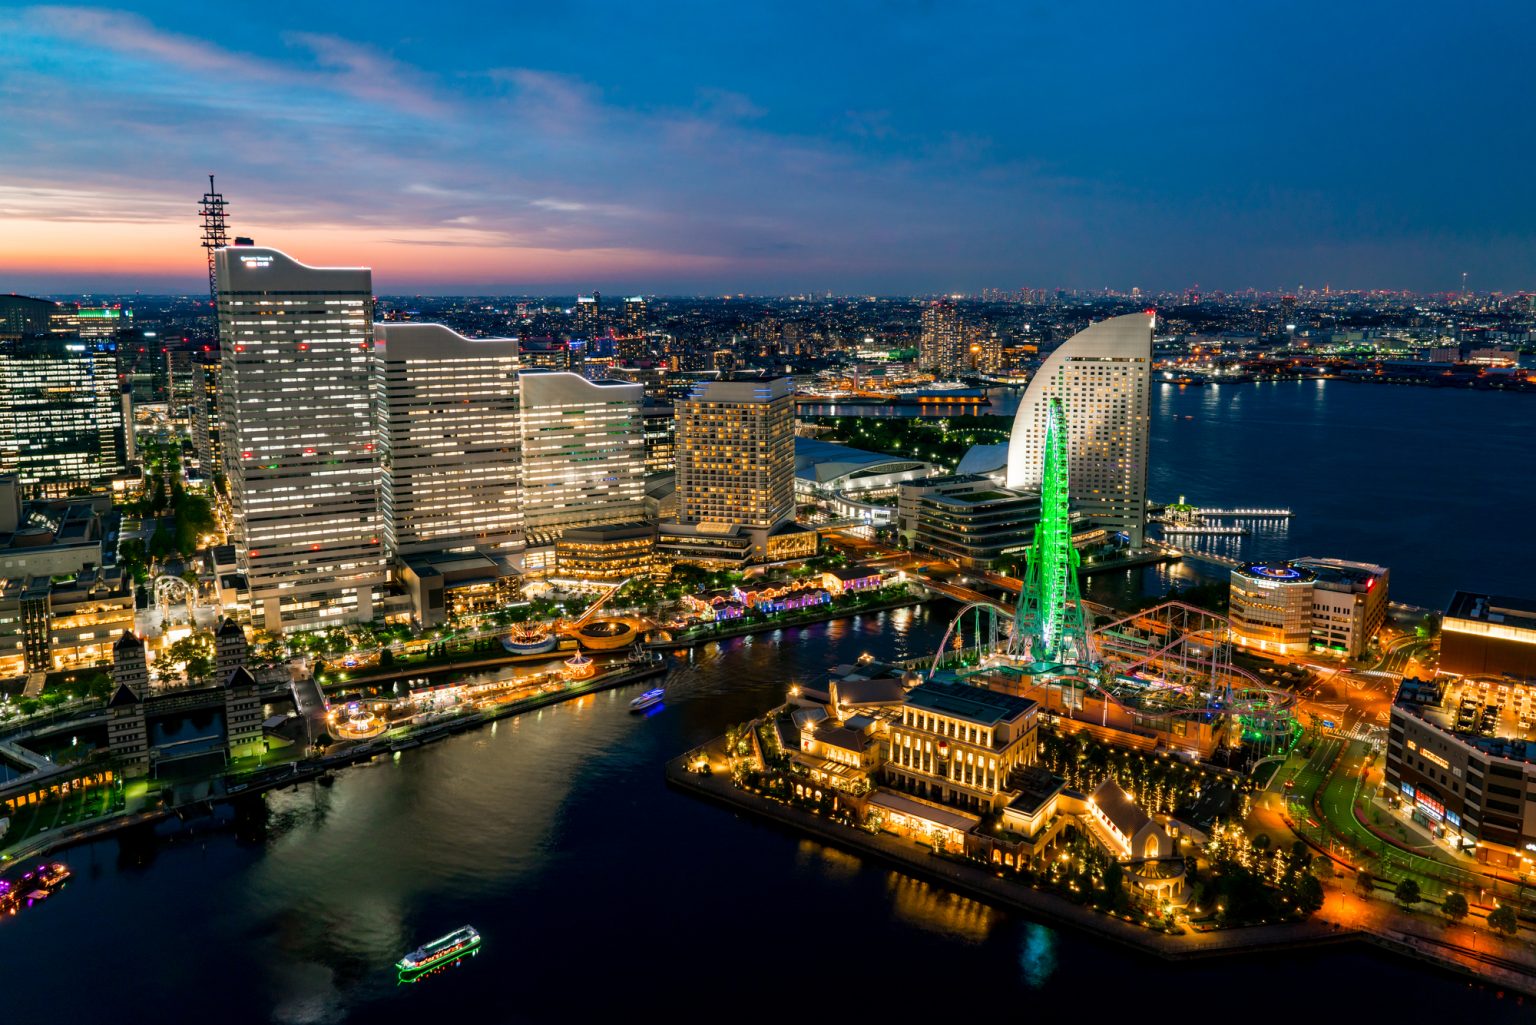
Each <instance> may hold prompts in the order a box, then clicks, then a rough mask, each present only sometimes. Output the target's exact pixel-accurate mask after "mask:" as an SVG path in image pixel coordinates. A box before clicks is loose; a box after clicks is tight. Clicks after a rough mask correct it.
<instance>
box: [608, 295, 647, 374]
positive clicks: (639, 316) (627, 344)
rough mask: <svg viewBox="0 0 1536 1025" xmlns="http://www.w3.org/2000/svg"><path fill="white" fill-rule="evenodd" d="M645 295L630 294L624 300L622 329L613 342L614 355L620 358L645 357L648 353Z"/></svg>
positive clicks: (634, 358) (633, 358)
mask: <svg viewBox="0 0 1536 1025" xmlns="http://www.w3.org/2000/svg"><path fill="white" fill-rule="evenodd" d="M648 326H649V325H648V323H647V321H646V308H645V297H644V296H638V295H632V296H630V297H629V298H628V299H625V300H624V316H623V322H622V327H623V330H622V332H621V333H620V334H619V337H618V339H617V341H616V343H615V351H614V355H616V356H618V357H619V359H621V360H637V359H645V358H646V357H647V356H649V355H650V349H651V345H650V341H651V340H650V338H649V336H647V335H646V333H645V332H646V328H647V327H648Z"/></svg>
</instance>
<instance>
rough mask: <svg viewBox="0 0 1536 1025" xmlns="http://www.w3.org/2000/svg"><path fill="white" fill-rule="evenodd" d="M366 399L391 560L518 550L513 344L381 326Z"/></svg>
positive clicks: (421, 327) (419, 327) (437, 329)
mask: <svg viewBox="0 0 1536 1025" xmlns="http://www.w3.org/2000/svg"><path fill="white" fill-rule="evenodd" d="M373 398H374V411H375V415H376V423H377V424H378V428H379V455H380V458H381V460H382V461H383V467H384V473H383V477H382V479H381V484H380V488H379V499H380V513H381V515H382V516H383V521H384V544H385V548H386V551H387V553H388V554H389V556H390V557H391V558H393V557H394V556H398V555H415V554H421V553H435V552H445V551H454V550H458V551H463V550H468V549H471V548H473V549H477V550H486V549H490V548H510V547H515V546H516V545H518V544H520V543H521V542H522V539H523V513H522V494H521V490H522V481H521V474H520V472H519V456H518V451H519V449H520V447H521V437H520V436H519V433H518V404H517V339H515V338H465V337H464V336H463V335H461V334H459V333H457V332H456V331H453V330H452V329H450V328H447V327H444V326H443V325H441V324H406V323H402V324H379V325H378V326H377V327H376V328H375V329H374V349H373Z"/></svg>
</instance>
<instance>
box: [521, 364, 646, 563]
mask: <svg viewBox="0 0 1536 1025" xmlns="http://www.w3.org/2000/svg"><path fill="white" fill-rule="evenodd" d="M518 388H519V391H520V395H519V408H520V410H521V417H522V438H523V523H524V526H525V529H526V530H527V534H528V538H529V544H530V545H534V544H544V543H546V542H548V541H549V540H552V539H553V538H555V537H558V536H559V534H560V532H561V531H562V530H564V529H565V528H566V527H581V526H587V525H589V524H595V523H623V522H626V521H629V520H637V519H639V518H640V517H641V515H642V513H643V510H644V501H645V436H644V432H643V429H642V426H641V416H640V403H641V401H642V398H643V389H642V388H641V387H640V386H639V385H638V384H627V383H623V382H619V381H589V380H587V379H586V378H584V377H582V376H581V375H579V374H572V373H566V372H563V371H550V370H532V369H530V370H524V371H523V372H522V373H521V374H519V375H518Z"/></svg>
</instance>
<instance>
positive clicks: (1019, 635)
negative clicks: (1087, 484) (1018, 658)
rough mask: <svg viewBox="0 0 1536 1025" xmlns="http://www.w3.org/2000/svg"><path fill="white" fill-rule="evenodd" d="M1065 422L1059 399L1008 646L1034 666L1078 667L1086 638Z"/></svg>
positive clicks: (1049, 416) (1049, 419) (1050, 422)
mask: <svg viewBox="0 0 1536 1025" xmlns="http://www.w3.org/2000/svg"><path fill="white" fill-rule="evenodd" d="M1069 493H1070V489H1069V485H1068V472H1067V422H1066V413H1065V412H1064V411H1063V409H1062V405H1061V400H1060V399H1056V398H1053V399H1051V400H1050V406H1049V408H1048V409H1047V412H1046V426H1045V447H1044V461H1043V467H1042V473H1041V479H1040V522H1039V523H1037V524H1036V525H1035V539H1034V543H1033V544H1031V545H1030V548H1029V558H1028V568H1027V569H1026V571H1025V575H1024V588H1023V591H1022V593H1021V594H1020V595H1019V608H1018V621H1017V624H1016V627H1015V629H1014V643H1015V644H1017V645H1020V646H1021V648H1022V647H1023V646H1026V645H1027V651H1024V650H1021V651H1020V654H1027V655H1028V656H1029V657H1030V658H1031V659H1032V660H1034V661H1035V662H1037V663H1053V664H1084V663H1086V662H1087V661H1088V636H1087V631H1086V629H1085V628H1084V625H1083V605H1082V598H1081V596H1080V595H1079V593H1078V588H1077V565H1078V554H1077V549H1076V548H1074V547H1072V523H1071V520H1070V519H1069V518H1068V508H1067V504H1068V496H1069Z"/></svg>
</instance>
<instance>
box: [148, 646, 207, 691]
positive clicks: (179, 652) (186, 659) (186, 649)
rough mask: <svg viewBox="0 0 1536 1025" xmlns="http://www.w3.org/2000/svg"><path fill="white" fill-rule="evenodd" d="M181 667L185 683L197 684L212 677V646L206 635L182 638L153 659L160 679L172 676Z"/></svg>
mask: <svg viewBox="0 0 1536 1025" xmlns="http://www.w3.org/2000/svg"><path fill="white" fill-rule="evenodd" d="M178 666H181V667H183V668H182V670H181V671H182V672H184V673H186V676H187V682H189V683H192V684H199V683H203V682H205V681H206V680H207V679H208V678H209V677H210V676H212V675H213V645H212V643H211V642H210V640H209V635H208V634H192V635H191V636H190V637H183V638H182V639H181V640H179V641H176V642H175V643H174V644H171V645H169V646H168V647H166V648H164V649H162V650H161V652H160V657H159V658H157V659H155V672H157V673H159V674H160V676H161V678H162V679H163V678H165V677H167V676H173V675H175V674H176V672H177V667H178Z"/></svg>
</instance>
